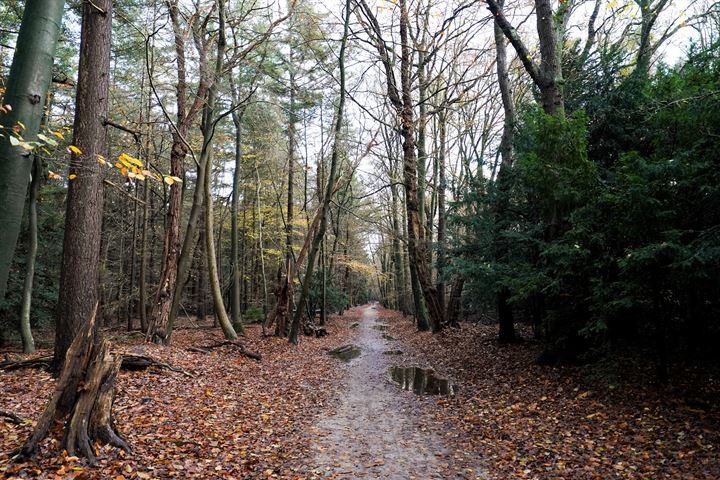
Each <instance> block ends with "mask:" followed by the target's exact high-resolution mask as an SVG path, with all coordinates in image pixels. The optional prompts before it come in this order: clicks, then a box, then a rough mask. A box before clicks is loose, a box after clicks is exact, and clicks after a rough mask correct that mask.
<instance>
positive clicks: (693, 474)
mask: <svg viewBox="0 0 720 480" xmlns="http://www.w3.org/2000/svg"><path fill="white" fill-rule="evenodd" d="M375 310H376V312H377V315H378V317H379V321H378V322H381V323H383V324H388V325H390V329H389V332H381V331H377V330H374V329H372V327H371V325H372V323H371V324H370V326H366V325H365V323H367V322H366V321H365V320H363V318H362V313H363V311H364V309H363V308H356V309H352V310H350V311H348V312H347V313H346V314H345V315H344V316H343V317H333V319H332V320H331V322H330V325H329V327H328V331H329V334H330V335H329V336H328V337H325V338H320V339H315V338H307V337H304V338H303V339H302V341H301V344H300V345H299V346H298V347H296V348H292V347H289V346H288V345H287V343H286V341H285V340H283V339H278V338H262V336H261V331H260V329H259V327H254V326H251V327H250V328H248V333H247V336H246V337H245V338H244V339H243V342H244V343H245V345H246V347H247V349H248V350H250V351H257V352H259V353H261V354H262V356H263V360H262V361H261V362H256V361H254V360H251V359H249V358H246V357H244V356H240V355H239V354H238V353H237V351H235V350H234V349H233V348H232V347H223V348H220V349H217V350H213V351H212V352H211V353H209V354H202V353H190V352H188V351H186V348H187V347H190V346H198V345H206V344H209V343H212V341H213V340H215V339H216V338H215V337H219V335H220V332H219V331H218V330H207V329H206V330H192V329H188V330H178V331H177V332H176V334H175V335H174V337H173V346H171V347H169V348H165V347H158V346H154V345H147V344H144V343H142V341H141V340H140V339H135V340H132V339H127V338H125V339H122V340H120V341H118V342H115V344H116V348H117V349H118V350H122V351H126V352H129V353H142V354H147V355H151V356H152V357H154V358H157V359H159V360H161V361H163V362H166V363H169V364H171V365H174V366H177V367H180V368H182V369H184V370H186V371H188V372H190V373H191V374H192V375H193V378H188V377H186V376H185V375H183V374H182V373H178V372H171V371H167V370H152V369H151V370H148V371H143V372H121V374H120V377H119V380H118V393H117V397H116V402H115V415H116V420H117V423H118V426H119V429H120V430H121V431H122V432H123V433H124V434H125V435H126V436H127V437H128V439H129V441H130V444H131V446H132V447H133V453H132V454H130V455H125V454H123V453H122V452H119V451H117V450H115V449H112V448H101V449H100V450H101V451H100V452H99V459H100V462H101V465H100V466H99V467H96V468H89V467H87V465H86V464H85V463H84V461H83V460H81V459H74V458H68V457H66V456H64V455H62V453H60V452H58V448H57V445H58V444H59V442H60V428H59V427H60V426H58V428H56V435H55V438H52V439H50V440H47V441H46V442H45V444H43V446H42V448H41V451H40V452H39V454H38V456H37V457H36V458H35V459H34V461H33V462H28V463H23V464H13V463H11V462H10V461H9V456H8V452H10V451H12V450H14V449H16V448H18V447H19V446H20V445H21V444H22V442H23V441H24V440H25V439H26V438H27V436H28V435H29V432H30V431H31V429H32V424H31V423H29V422H28V423H25V424H23V425H14V424H12V423H10V422H6V420H7V419H2V418H0V475H4V476H5V477H8V478H33V477H35V478H48V479H54V478H98V479H100V478H102V479H115V480H122V479H132V478H140V479H147V478H208V479H209V478H217V479H233V478H238V479H244V478H287V479H304V478H491V479H498V480H500V479H524V478H527V479H538V480H546V479H547V480H550V479H553V480H555V479H557V480H560V479H567V480H584V479H588V480H600V479H602V480H610V479H638V480H641V479H653V480H655V479H683V480H686V479H687V480H692V479H706V480H710V479H718V478H720V461H719V458H718V451H717V449H718V445H720V433H719V432H720V428H719V426H720V415H719V414H718V407H717V403H716V402H717V398H718V396H717V393H718V385H717V384H716V383H706V384H704V387H703V388H702V391H701V392H698V391H696V390H687V389H686V390H685V391H683V392H682V393H683V394H682V395H681V394H680V393H677V394H676V392H670V393H668V391H666V390H664V391H659V390H657V389H654V388H650V387H648V386H642V385H628V384H618V385H609V386H608V385H605V386H604V387H599V385H600V383H598V382H588V381H587V379H586V374H587V372H588V371H587V369H582V368H579V367H575V368H549V367H539V366H536V365H535V364H534V362H533V360H534V358H535V357H536V355H537V353H538V352H539V346H537V345H532V344H524V345H516V346H508V347H500V346H498V345H497V343H496V341H495V336H496V330H495V328H494V327H489V326H483V325H469V324H463V326H462V327H461V328H460V329H452V330H448V331H446V332H444V333H441V334H438V335H432V334H429V333H418V332H416V331H415V329H414V326H413V324H412V321H411V320H412V319H411V318H410V317H403V316H402V315H400V314H398V313H397V312H393V311H391V310H384V309H382V308H376V309H375ZM358 325H359V327H358ZM363 335H373V337H372V338H370V339H368V338H369V337H366V338H365V339H364V340H363ZM211 336H213V337H211ZM377 339H381V340H382V342H383V343H382V344H379V343H377ZM355 341H358V343H360V344H363V343H365V346H366V350H374V352H372V354H369V352H365V353H364V354H363V355H364V356H363V355H361V357H360V358H358V359H355V360H353V361H351V362H350V363H348V364H340V362H338V361H337V360H336V359H333V358H332V357H330V356H329V355H327V354H326V352H327V351H328V350H329V349H332V348H335V347H338V346H340V345H344V344H347V343H349V342H355ZM367 342H371V345H370V348H367V347H368V345H367ZM387 351H392V352H394V353H399V352H402V354H396V355H390V356H389V355H385V354H384V353H385V352H387ZM44 353H46V354H47V353H48V352H44ZM40 354H42V353H40ZM364 358H365V359H366V360H363V359H364ZM363 361H366V362H369V363H366V364H363V363H362V362H363ZM390 364H392V365H396V364H402V365H406V366H410V365H412V366H420V367H432V368H434V369H435V370H436V371H437V372H438V373H439V374H440V375H442V376H445V377H447V378H450V379H451V381H453V382H454V383H456V384H457V385H458V387H459V388H458V391H457V392H456V394H455V395H454V396H453V397H433V396H415V395H414V394H412V393H410V392H405V391H402V390H400V389H399V388H396V387H394V386H393V385H392V384H390V383H389V380H387V378H386V375H385V373H386V372H385V370H384V369H385V368H386V367H387V366H388V365H390ZM363 369H371V370H372V369H374V372H375V373H373V374H370V375H368V374H367V372H363V371H362V370H363ZM375 377H377V378H375ZM381 377H382V378H381ZM353 378H355V380H352V379H353ZM352 381H355V382H359V383H358V384H357V385H355V387H352V385H349V382H352ZM364 381H365V382H368V383H367V385H364V384H363V383H362V382H364ZM379 382H385V383H383V384H380V383H379ZM53 385H54V379H53V378H52V377H51V376H50V375H49V374H48V373H46V372H44V371H42V370H29V369H26V370H18V371H10V372H0V391H2V392H3V395H2V397H0V410H7V411H11V412H13V413H15V414H18V415H20V416H21V417H23V418H28V419H31V420H35V419H37V417H38V416H39V415H40V412H41V410H42V408H43V407H44V404H45V402H46V401H47V399H48V398H49V395H50V393H51V391H52V387H53ZM353 388H355V389H356V391H355V394H354V395H355V397H354V398H352V389H353ZM364 388H367V389H368V392H369V393H368V394H367V395H359V394H358V392H361V391H363V390H362V389H364ZM372 388H375V389H376V392H375V393H372V392H370V391H369V389H372ZM688 391H691V392H692V393H693V395H690V396H688V395H687V393H688ZM699 393H702V395H696V394H699ZM349 397H350V398H351V401H349V400H348V398H349ZM690 397H692V399H691V398H690ZM364 398H366V400H363V399H364ZM708 398H709V399H711V400H707V399H708ZM712 399H715V400H714V402H715V403H713V400H712ZM373 401H376V402H378V403H377V406H376V407H375V406H372V405H370V404H371V403H372V402H373ZM358 402H362V403H363V404H362V405H357V403H358ZM353 405H355V406H353ZM369 405H370V406H369ZM358 408H360V410H362V409H363V408H364V409H365V410H366V411H365V412H364V414H362V415H358V414H357V412H358V411H360V410H357V409H358ZM373 408H375V410H382V411H377V412H376V413H377V416H378V419H380V421H376V420H372V418H373V415H372V412H373V411H374V410H373ZM353 422H355V423H353ZM373 422H375V423H373ZM388 422H389V423H388ZM368 432H370V433H372V432H374V433H375V436H373V435H370V434H369V433H368ZM373 438H375V439H376V440H375V443H374V444H373ZM389 444H394V446H393V445H391V446H389V447H388V446H387V445H389ZM420 444H422V445H420ZM383 445H386V446H385V447H383ZM403 456H410V457H412V458H403ZM479 466H480V467H479Z"/></svg>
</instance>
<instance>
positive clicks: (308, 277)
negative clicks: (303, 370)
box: [289, 0, 351, 344]
mask: <svg viewBox="0 0 720 480" xmlns="http://www.w3.org/2000/svg"><path fill="white" fill-rule="evenodd" d="M350 2H351V0H347V1H346V3H345V12H344V27H343V36H342V40H341V42H340V52H339V54H338V57H339V58H338V63H339V69H340V99H339V101H338V106H337V110H336V112H335V131H334V134H335V138H334V139H333V147H332V153H331V156H330V172H329V174H328V179H327V184H326V187H325V189H324V190H325V192H324V195H323V201H322V205H321V207H320V209H321V210H320V214H319V216H320V225H319V227H318V230H317V232H315V237H314V238H313V242H312V247H311V249H310V254H309V255H308V263H307V265H308V266H307V270H306V271H305V280H304V282H303V285H302V291H301V293H300V300H299V301H298V305H297V310H296V311H295V316H294V317H293V321H292V326H291V328H290V337H289V340H290V342H291V343H294V344H297V343H298V334H299V332H300V321H301V318H302V315H303V311H304V310H305V303H306V302H307V297H308V293H309V291H310V285H311V284H312V275H313V268H314V266H315V256H316V255H317V252H318V249H319V247H320V244H321V242H322V241H323V238H324V237H325V230H326V228H327V215H328V211H329V209H330V201H331V200H332V197H333V195H334V194H335V192H336V191H337V185H335V183H336V176H337V164H338V163H339V157H340V142H341V138H340V137H341V131H342V124H343V114H344V107H345V49H346V47H347V39H348V32H349V30H350V5H351V3H350ZM312 234H313V229H310V230H309V231H308V235H312Z"/></svg>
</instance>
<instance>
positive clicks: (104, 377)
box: [17, 305, 130, 465]
mask: <svg viewBox="0 0 720 480" xmlns="http://www.w3.org/2000/svg"><path fill="white" fill-rule="evenodd" d="M96 316H97V305H96V306H95V309H94V310H93V313H92V316H91V317H90V319H89V320H88V321H87V322H86V324H85V325H84V326H83V328H82V329H81V330H80V331H79V332H78V334H77V336H76V337H75V339H74V340H73V342H72V343H71V344H70V348H69V349H68V351H67V356H66V357H65V364H64V366H63V369H62V372H61V374H60V378H59V379H58V382H57V385H56V386H55V391H54V392H53V395H52V398H51V399H50V402H49V403H48V404H47V406H46V407H45V410H44V411H43V413H42V415H41V416H40V419H39V420H38V422H37V426H36V427H35V430H34V431H33V433H32V435H31V436H30V438H29V439H28V440H27V442H25V445H23V446H22V448H21V449H20V452H19V454H18V457H17V458H18V459H25V458H28V457H31V456H32V455H33V454H35V452H36V451H37V449H38V445H39V443H40V441H41V440H42V439H43V438H45V436H46V435H47V434H48V431H49V430H50V427H51V426H52V425H53V423H54V422H55V421H57V420H65V435H64V438H63V443H62V448H63V449H65V450H66V451H67V452H68V455H71V456H72V455H82V456H85V457H87V459H88V461H89V462H90V463H91V464H93V465H94V464H96V461H97V460H96V458H95V449H94V447H93V444H94V443H95V442H100V443H105V444H109V445H112V446H114V447H118V448H122V449H123V450H125V451H128V452H129V451H130V446H129V445H128V444H127V442H126V441H125V440H124V439H123V438H122V436H121V435H120V434H119V433H118V431H117V430H116V428H115V424H114V421H113V417H112V404H113V399H114V397H115V379H116V378H117V373H118V371H119V370H120V365H121V364H122V356H119V355H112V354H111V353H110V351H109V343H108V342H107V340H105V339H104V338H102V334H100V333H99V332H98V331H97V329H96Z"/></svg>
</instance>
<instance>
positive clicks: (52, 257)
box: [0, 186, 65, 331]
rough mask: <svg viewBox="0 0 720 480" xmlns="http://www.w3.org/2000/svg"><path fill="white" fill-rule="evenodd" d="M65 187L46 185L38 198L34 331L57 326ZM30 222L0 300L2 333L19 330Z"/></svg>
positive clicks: (33, 301) (33, 302)
mask: <svg viewBox="0 0 720 480" xmlns="http://www.w3.org/2000/svg"><path fill="white" fill-rule="evenodd" d="M64 197H65V188H60V187H55V186H45V187H42V188H41V189H40V196H39V199H38V253H37V258H36V263H35V281H34V287H33V298H32V310H31V312H30V320H31V324H32V327H33V328H36V327H44V328H47V327H51V326H53V325H54V321H55V317H54V312H55V305H56V304H57V299H58V292H59V280H60V262H61V259H62V243H63V233H64V223H65V220H64V210H63V209H62V207H63V199H64ZM27 239H28V234H27V219H25V223H24V226H23V230H22V232H21V234H20V240H19V241H18V246H17V249H16V251H15V257H14V261H13V264H12V267H11V270H10V277H9V280H8V291H7V294H6V296H5V299H4V300H0V330H4V331H13V330H14V331H18V329H19V319H20V309H21V304H22V292H23V281H24V280H25V261H26V259H27V251H28V242H27Z"/></svg>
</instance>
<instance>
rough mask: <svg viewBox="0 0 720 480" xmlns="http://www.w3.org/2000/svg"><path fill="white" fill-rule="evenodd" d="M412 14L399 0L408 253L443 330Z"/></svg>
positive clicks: (432, 322)
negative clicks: (420, 187)
mask: <svg viewBox="0 0 720 480" xmlns="http://www.w3.org/2000/svg"><path fill="white" fill-rule="evenodd" d="M409 26H410V17H409V14H408V6H407V0H400V42H401V55H400V62H401V65H400V78H401V89H402V106H401V108H400V112H399V113H400V119H401V131H402V137H403V176H404V180H405V203H406V207H407V216H408V218H407V222H408V253H409V254H410V261H411V262H412V264H413V265H414V269H415V272H416V275H417V279H418V283H419V284H420V289H421V290H422V294H423V298H424V300H425V304H426V306H427V309H428V314H429V318H430V326H431V328H432V330H433V332H439V331H440V330H441V329H442V325H443V317H444V315H445V312H443V311H442V310H441V309H440V303H439V302H438V298H437V291H436V289H435V286H434V285H432V283H431V281H430V270H429V269H428V263H427V252H426V249H425V243H424V241H423V238H424V235H423V224H422V221H421V218H420V206H419V202H418V191H417V156H416V151H415V150H416V147H415V131H414V130H415V128H414V127H415V119H414V115H413V106H414V102H413V99H412V80H411V65H412V58H411V57H412V54H411V51H410V43H409V38H408V37H409V32H408V30H409Z"/></svg>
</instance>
